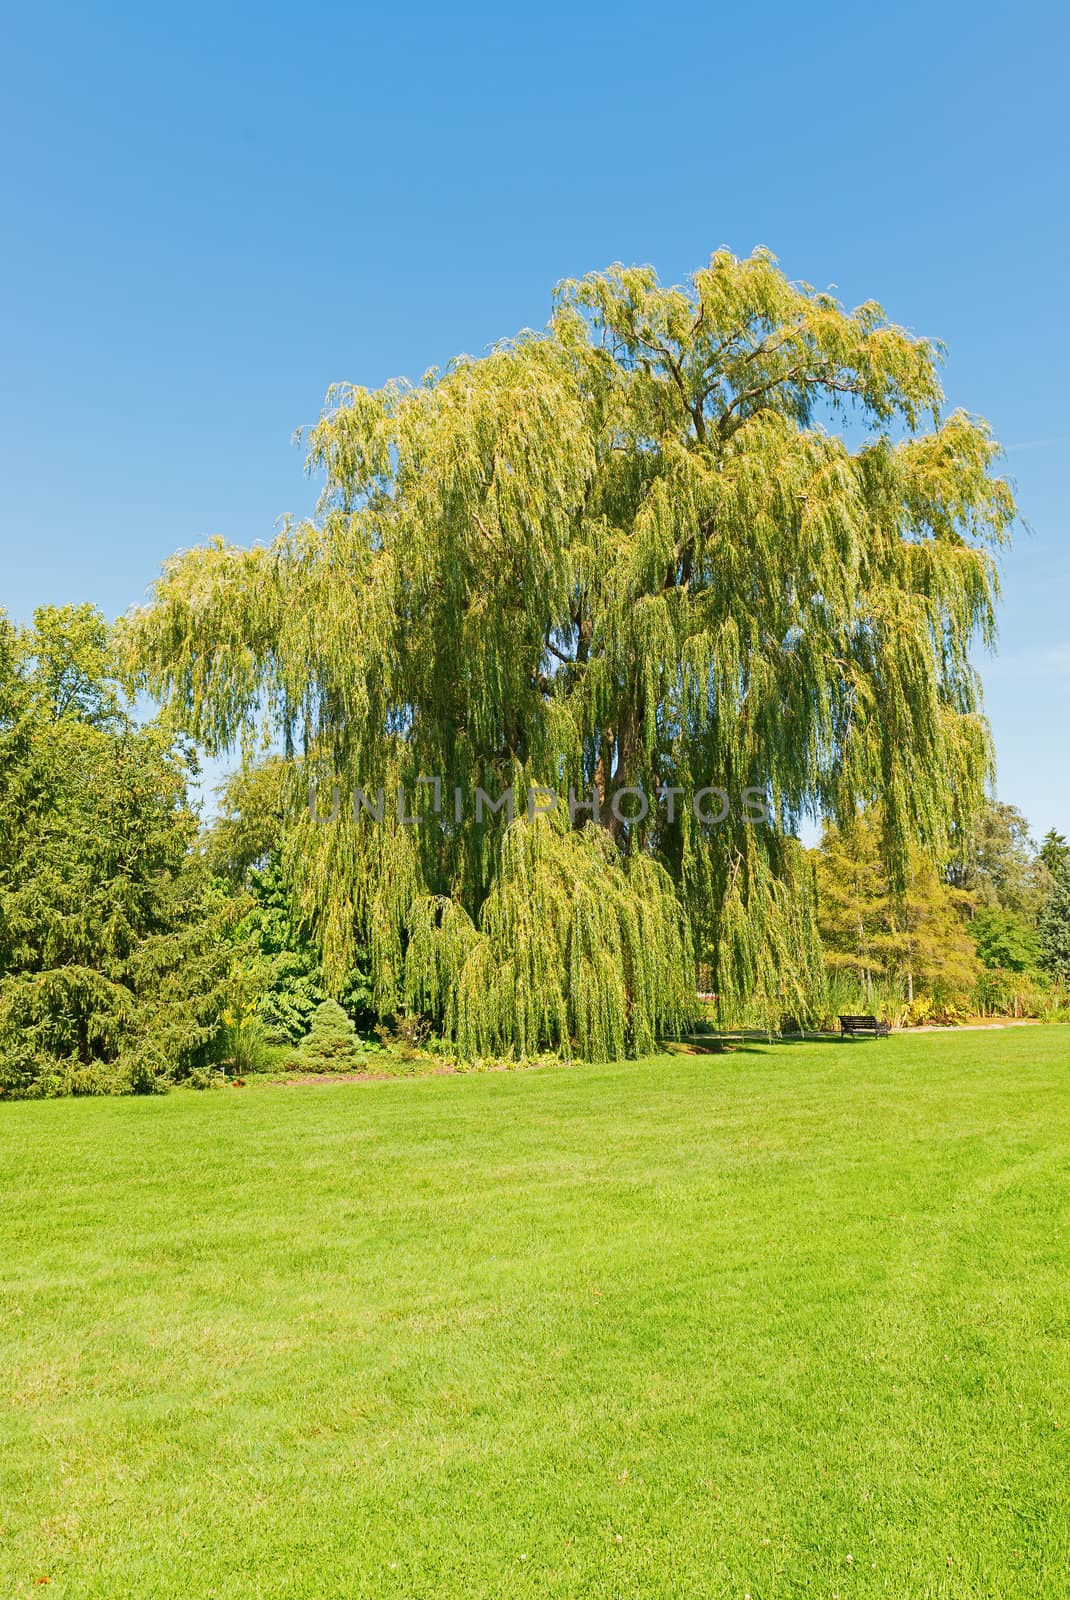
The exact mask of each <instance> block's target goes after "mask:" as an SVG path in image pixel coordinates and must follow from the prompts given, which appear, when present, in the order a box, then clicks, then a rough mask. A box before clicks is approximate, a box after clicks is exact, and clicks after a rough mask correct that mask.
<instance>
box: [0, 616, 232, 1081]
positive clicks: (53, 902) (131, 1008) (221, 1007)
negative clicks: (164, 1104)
mask: <svg viewBox="0 0 1070 1600" xmlns="http://www.w3.org/2000/svg"><path fill="white" fill-rule="evenodd" d="M0 639H2V648H0V674H2V679H3V681H2V683H0V980H2V984H0V1089H2V1090H3V1091H5V1092H7V1093H9V1094H19V1095H35V1094H48V1093H63V1092H74V1093H98V1092H103V1091H104V1090H133V1091H136V1092H152V1091H154V1090H156V1089H158V1088H161V1087H164V1086H166V1084H167V1082H169V1081H170V1080H172V1079H173V1078H175V1077H181V1076H182V1075H184V1074H185V1073H186V1072H188V1071H190V1070H191V1069H192V1068H193V1067H194V1066H195V1065H197V1064H199V1063H201V1062H203V1061H204V1060H205V1059H207V1058H208V1057H209V1056H210V1055H211V1052H212V1050H213V1047H214V1045H215V1043H216V1041H217V1039H218V1038H219V1035H220V1032H221V1028H222V1025H223V1014H224V1011H225V1009H226V1006H227V1004H228V1001H229V999H230V996H231V989H232V985H231V972H230V956H229V952H228V947H227V943H226V937H225V932H226V927H227V925H228V923H229V921H230V918H231V906H230V904H229V902H228V900H227V898H226V896H225V895H224V894H223V893H222V891H221V890H219V889H218V888H217V887H216V886H215V885H214V884H213V881H212V879H211V877H210V875H209V873H208V871H207V868H206V867H205V865H204V863H203V862H202V861H200V860H199V859H198V858H197V857H196V856H194V855H192V854H191V852H190V846H191V843H192V841H193V838H194V835H195V832H196V819H195V817H194V816H193V814H192V813H191V811H190V810H189V808H188V807H187V805H186V800H185V782H186V766H185V763H184V761H183V759H182V757H181V754H180V753H178V752H175V751H174V750H172V749H171V748H170V746H169V744H168V742H167V741H166V739H165V738H164V736H163V735H162V734H161V733H160V731H159V730H158V729H155V728H152V727H150V728H147V729H141V730H139V729H138V728H136V727H135V726H134V724H133V723H132V721H131V720H130V718H129V716H128V714H127V713H126V712H125V710H124V709H123V708H122V705H121V701H120V697H119V694H118V691H117V687H116V684H115V681H114V679H113V678H112V677H109V676H108V672H109V668H108V652H107V635H106V631H105V628H104V624H103V621H102V619H101V618H100V617H99V616H98V615H97V614H96V613H95V612H93V611H92V610H91V609H90V608H88V607H80V608H71V609H68V610H56V609H51V608H50V609H47V610H43V611H40V612H38V613H37V615H36V617H35V626H34V628H33V629H32V630H26V631H24V632H18V631H16V630H14V629H13V628H11V627H10V625H9V624H7V623H6V622H4V621H3V619H2V618H0Z"/></svg>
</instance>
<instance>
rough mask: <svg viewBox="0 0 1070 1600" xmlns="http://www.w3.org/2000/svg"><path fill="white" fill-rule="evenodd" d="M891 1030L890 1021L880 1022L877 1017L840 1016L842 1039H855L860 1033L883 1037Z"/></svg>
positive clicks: (875, 1037)
mask: <svg viewBox="0 0 1070 1600" xmlns="http://www.w3.org/2000/svg"><path fill="white" fill-rule="evenodd" d="M891 1031H892V1025H891V1023H890V1022H878V1021H877V1018H876V1017H841V1018H840V1038H841V1039H853V1038H855V1037H856V1036H857V1035H859V1034H862V1035H865V1034H869V1035H870V1036H871V1037H872V1038H874V1039H883V1038H884V1037H885V1036H886V1035H887V1034H889V1033H891Z"/></svg>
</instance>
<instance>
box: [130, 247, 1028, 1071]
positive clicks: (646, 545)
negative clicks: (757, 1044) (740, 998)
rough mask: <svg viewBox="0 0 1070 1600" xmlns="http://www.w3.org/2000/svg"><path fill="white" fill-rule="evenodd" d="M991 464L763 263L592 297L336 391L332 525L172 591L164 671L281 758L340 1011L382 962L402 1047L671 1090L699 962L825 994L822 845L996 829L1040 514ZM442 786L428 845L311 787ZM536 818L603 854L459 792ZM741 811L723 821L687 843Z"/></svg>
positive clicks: (627, 284) (136, 632) (320, 451)
mask: <svg viewBox="0 0 1070 1600" xmlns="http://www.w3.org/2000/svg"><path fill="white" fill-rule="evenodd" d="M845 413H846V414H847V420H848V421H849V424H850V426H849V429H848V430H847V434H845V433H843V432H840V431H838V430H837V419H838V418H839V417H840V416H841V415H843V414H845ZM847 435H849V436H847ZM995 453H996V447H995V446H994V444H993V442H992V440H991V438H990V437H989V434H988V431H987V429H986V427H985V426H984V424H983V423H981V422H978V421H976V420H974V419H971V418H970V417H968V416H966V415H965V414H963V413H961V412H955V413H952V414H951V415H949V416H946V417H942V416H941V391H940V385H939V381H938V377H937V351H936V350H935V348H934V346H933V345H932V344H931V343H929V342H928V341H927V340H925V339H920V338H916V337H913V336H911V335H910V334H908V333H907V332H905V331H904V330H903V329H901V328H898V327H895V326H894V325H892V324H890V323H889V322H888V321H887V320H886V319H885V317H884V314H883V313H882V311H881V309H880V307H879V306H877V305H875V304H872V303H867V304H865V305H862V306H859V307H858V308H857V309H855V310H853V311H847V310H845V309H844V308H843V307H842V306H840V305H839V304H838V303H837V302H836V301H835V300H833V299H832V298H831V297H830V296H828V295H826V294H820V293H815V292H814V291H813V290H811V289H810V288H808V287H807V286H805V285H799V284H794V283H790V282H789V281H788V280H787V279H786V278H785V277H784V275H783V274H782V273H781V272H780V270H779V269H778V267H777V266H776V264H775V261H774V260H773V258H772V257H771V256H770V255H769V254H768V253H766V252H764V251H758V252H756V253H755V254H754V255H753V256H751V257H750V258H748V259H745V260H737V259H735V258H734V257H733V256H731V255H730V254H728V253H727V252H719V253H718V254H716V255H715V256H714V257H713V258H712V260H711V262H710V264H709V266H708V267H706V268H703V269H702V270H701V271H699V272H697V273H695V275H694V276H693V278H692V279H691V280H690V281H689V283H688V284H687V285H686V286H684V287H665V286H663V285H661V284H659V282H658V280H657V278H656V276H655V274H654V273H653V271H652V270H650V269H649V268H624V267H615V268H612V269H611V270H609V271H608V272H604V273H599V274H595V275H593V276H591V277H588V278H585V279H583V280H581V281H574V282H567V283H564V284H562V285H561V286H560V287H559V289H558V291H557V294H556V297H555V301H554V307H553V314H552V317H551V320H550V323H549V325H548V327H547V328H546V329H545V330H543V331H542V332H533V333H525V334H522V335H521V336H519V337H518V338H516V339H513V340H511V341H509V342H508V343H505V344H502V345H500V346H497V347H495V348H494V349H493V350H492V351H491V352H490V353H489V354H487V355H485V356H483V357H481V358H478V359H470V358H462V359H459V360H457V361H455V362H453V363H452V364H451V365H450V366H449V368H448V369H446V370H445V371H444V372H431V373H429V374H428V375H427V376H426V377H425V379H424V380H423V381H422V382H421V383H420V384H418V385H415V386H413V385H409V384H407V383H401V382H394V383H390V384H388V385H386V387H385V388H383V389H380V390H376V391H371V390H368V389H364V388H359V387H354V386H344V387H341V388H338V389H336V390H334V391H332V393H331V395H330V396H329V400H328V408H327V410H326V411H325V413H324V415H323V417H322V419H321V421H320V422H319V424H318V425H317V426H316V427H315V428H314V429H313V430H312V431H311V434H310V436H309V465H310V467H311V468H312V469H314V470H316V471H319V472H322V474H323V476H324V480H325V482H324V489H323V494H322V499H321V502H320V508H319V514H318V515H317V517H316V518H315V519H314V520H312V521H309V522H302V523H301V524H299V525H293V526H290V527H288V528H287V529H286V530H285V531H284V532H283V534H282V535H281V536H280V537H279V538H277V539H276V540H275V542H274V543H272V544H270V545H268V546H266V547H258V548H255V549H239V548H234V547H231V546H227V545H225V544H222V543H216V544H213V545H211V546H209V547H208V548H204V549H197V550H194V551H190V552H187V553H185V554H183V555H181V556H179V557H176V558H175V559H174V560H173V561H171V562H169V563H168V565H167V567H166V569H165V572H164V574H163V577H162V579H161V581H160V583H159V584H158V586H157V590H156V594H155V599H154V601H153V603H152V604H151V605H150V606H149V607H148V608H146V609H145V610H143V611H142V612H140V613H139V614H138V615H136V616H134V617H133V618H132V619H131V622H130V626H129V633H128V647H129V651H130V659H131V661H132V663H133V664H134V666H135V668H136V670H137V671H138V672H139V673H140V675H141V682H143V683H144V684H145V685H147V686H148V687H149V688H150V689H151V690H152V691H154V692H155V693H157V694H159V695H161V696H163V697H164V698H165V700H166V701H167V704H168V707H169V710H170V714H171V715H172V716H173V717H174V718H175V719H177V721H178V722H179V724H180V725H181V726H182V727H184V728H185V729H187V730H188V731H189V732H190V733H191V734H193V735H194V736H195V737H197V738H198V739H200V740H202V741H203V742H204V743H205V744H206V745H207V746H209V747H210V748H212V749H214V750H217V751H218V750H223V749H225V748H226V747H227V746H229V745H230V744H231V743H232V741H234V740H236V739H239V738H240V739H243V740H245V742H246V745H247V747H248V748H251V747H252V745H253V743H254V742H255V737H256V733H257V730H258V728H264V729H266V731H267V733H268V735H269V737H272V738H274V739H276V740H277V742H278V747H279V748H280V749H281V750H282V751H283V752H284V754H285V757H286V759H287V761H288V763H289V765H290V768H291V772H292V775H293V779H294V782H293V788H292V791H291V806H292V817H293V820H292V822H291V824H290V826H289V828H288V830H287V845H286V851H287V853H288V859H289V862H290V865H291V868H292V873H293V878H294V881H295V882H296V884H297V892H298V895H299V898H300V900H301V907H302V913H303V914H306V915H307V916H308V917H309V918H310V919H312V920H313V921H314V923H315V925H316V927H317V930H318V936H319V939H320V942H321V945H322V950H323V959H324V965H325V971H326V972H327V974H328V977H329V978H331V977H332V975H333V979H334V981H341V978H342V975H343V974H344V973H345V972H346V971H347V970H348V968H349V967H350V966H351V964H352V954H353V950H354V949H355V948H357V947H359V946H362V945H367V947H368V949H369V951H370V953H371V957H372V962H373V970H374V975H375V980H376V983H377V987H378V1002H379V1005H380V1007H381V1008H383V1009H387V1010H389V1009H391V1008H397V1007H400V1006H403V1005H408V1006H410V1007H411V1008H416V1009H420V1010H422V1011H424V1012H425V1013H426V1014H428V1015H431V1016H432V1017H434V1018H435V1020H436V1021H437V1022H438V1023H439V1024H440V1025H441V1026H442V1027H443V1028H444V1029H445V1030H446V1031H447V1032H448V1033H450V1034H452V1035H453V1036H454V1037H455V1038H456V1040H457V1041H458V1043H459V1044H460V1047H461V1048H462V1049H464V1050H466V1051H469V1052H482V1051H492V1050H493V1051H500V1050H510V1049H511V1050H515V1051H518V1052H523V1053H528V1052H530V1051H533V1050H540V1049H544V1048H556V1049H563V1050H568V1049H576V1050H579V1051H581V1052H583V1053H585V1054H611V1055H616V1054H620V1053H623V1052H627V1051H634V1050H640V1049H643V1048H646V1047H648V1045H649V1043H650V1041H651V1039H652V1037H653V1036H654V1034H655V1033H656V1032H657V1030H658V1029H659V1028H662V1027H664V1026H668V1025H671V1024H672V1022H673V1021H674V1020H675V1019H677V1018H678V1017H679V1016H680V1014H681V1013H682V1012H683V1011H684V1010H686V1008H687V1006H688V1003H689V998H690V995H691V993H692V991H693V976H692V965H691V964H692V960H693V957H694V955H695V954H696V953H697V954H698V955H699V956H700V957H701V958H702V959H703V960H708V961H709V962H710V963H711V965H712V969H713V974H714V978H713V981H714V984H715V987H716V988H717V990H718V992H719V993H720V994H721V995H722V996H723V997H725V998H726V999H730V998H731V997H732V996H735V995H741V994H747V995H751V994H753V993H754V992H755V991H757V992H759V993H766V994H768V996H769V998H770V1004H775V1003H779V999H780V998H781V997H782V998H783V999H784V1000H794V999H796V998H797V996H798V995H799V993H800V990H802V989H803V988H805V986H806V984H807V983H808V982H809V981H810V979H811V977H812V975H813V973H814V971H815V968H816V946H815V943H814V938H813V925H812V917H811V914H810V886H809V876H808V873H807V871H806V869H805V864H804V862H803V858H802V852H801V851H800V849H799V847H798V845H797V844H796V843H795V840H794V838H793V834H794V832H795V830H796V827H797V824H798V822H799V820H800V819H801V818H802V817H803V816H804V815H805V814H807V813H816V814H819V815H822V816H828V817H832V818H836V819H839V820H841V821H846V820H847V819H849V818H850V817H851V816H852V815H853V814H854V812H855V810H856V809H857V808H858V807H860V806H864V805H868V804H870V803H872V802H873V801H875V800H877V799H879V800H880V802H881V808H882V815H883V817H884V840H883V844H884V850H885V854H886V856H887V859H888V860H889V862H891V863H892V865H893V868H894V869H895V870H896V871H897V872H899V873H900V875H901V874H902V872H903V871H904V870H905V866H906V863H907V861H908V858H909V851H910V847H911V845H912V844H922V845H924V846H926V847H928V848H929V849H931V850H932V851H934V852H935V853H936V854H937V855H945V854H946V847H947V842H948V833H949V829H950V828H951V826H952V825H953V823H954V821H955V820H956V819H958V821H959V823H960V824H962V825H965V824H966V823H967V822H968V819H969V818H970V817H972V816H973V815H975V814H976V812H977V811H978V809H979V807H980V804H981V799H982V793H983V783H984V780H985V777H986V774H987V772H988V767H989V747H988V734H987V730H986V726H985V723H984V721H983V719H982V717H981V715H980V709H979V695H978V686H977V680H976V676H975V673H974V670H973V667H972V666H971V663H970V649H971V646H972V644H973V643H974V642H975V640H976V638H977V637H978V636H980V637H981V638H982V639H989V638H990V637H991V635H992V630H993V603H994V596H995V589H996V578H995V573H994V566H993V558H992V551H991V548H990V547H991V545H992V543H993V542H994V541H998V540H1000V539H1001V538H1002V537H1003V536H1004V534H1005V533H1006V531H1007V528H1008V526H1009V523H1010V521H1011V518H1012V514H1013V505H1012V499H1011V494H1010V491H1009V489H1008V487H1007V484H1006V483H1005V482H1004V481H1003V480H1002V479H1000V478H998V477H996V476H994V475H993V473H992V463H993V457H994V455H995ZM433 775H439V776H441V778H442V779H443V780H444V789H445V799H444V801H443V804H442V808H441V810H440V812H439V814H438V815H437V817H436V818H435V820H434V821H433V822H432V823H426V824H424V825H421V826H418V827H414V826H407V825H404V824H400V823H398V822H397V821H396V819H395V820H394V821H393V822H390V821H389V820H387V821H384V823H383V825H381V826H380V825H377V824H375V823H374V822H373V821H372V820H371V819H370V818H369V816H368V815H367V813H366V812H365V811H361V812H360V814H359V816H357V817H354V815H353V814H352V812H351V809H350V808H349V806H348V804H345V803H343V804H342V805H341V807H340V814H339V816H338V819H337V821H336V822H335V823H334V824H332V825H329V826H320V825H317V823H316V822H315V821H314V820H313V819H312V817H310V816H309V815H308V814H307V813H306V814H304V815H302V813H301V811H300V807H299V805H298V804H297V798H296V797H297V796H298V795H299V794H300V793H301V792H302V791H304V790H305V789H306V787H307V783H308V779H309V778H310V777H312V776H318V777H320V778H324V779H330V778H331V777H333V776H338V777H339V778H340V779H341V780H342V782H343V784H344V785H346V786H348V785H350V784H359V785H360V786H361V788H362V789H364V790H366V791H368V792H369V794H371V795H373V796H374V795H375V793H376V792H377V789H378V787H379V786H380V785H384V786H385V788H386V792H387V794H388V795H390V793H391V788H392V785H393V783H394V782H396V781H401V782H403V783H405V784H406V785H408V786H409V787H410V788H411V789H412V790H413V792H416V784H417V780H418V779H419V778H420V777H428V776H433ZM509 783H513V784H515V785H517V786H518V788H519V789H521V790H522V789H524V788H526V787H527V786H528V785H544V786H547V787H548V788H550V789H552V790H554V791H555V792H556V793H557V794H558V795H559V796H563V795H564V794H565V793H566V791H567V789H568V788H569V786H573V787H574V788H575V790H576V791H577V794H578V795H581V796H582V795H583V794H586V793H590V794H593V795H595V796H597V799H598V812H599V815H598V818H597V820H592V818H591V816H590V813H589V812H587V813H584V812H577V813H576V814H575V815H573V816H572V817H570V816H569V815H568V813H567V812H566V811H565V809H564V807H563V806H562V805H560V804H559V805H558V807H557V808H556V811H555V813H554V815H553V816H551V817H548V818H547V817H542V818H538V819H537V820H536V821H534V822H533V823H531V824H528V823H527V822H525V821H523V820H518V821H517V822H516V823H515V824H514V825H513V826H512V827H510V828H505V827H503V826H502V825H501V821H500V819H499V820H494V821H490V822H488V821H487V819H486V818H484V822H483V825H482V826H480V825H479V823H478V822H477V821H476V819H475V818H474V817H473V816H472V814H471V808H470V805H468V804H466V809H465V810H464V812H463V814H462V816H461V819H460V820H459V821H458V820H455V817H454V812H453V810H452V805H451V799H450V797H451V796H452V792H453V790H454V788H455V787H457V788H460V789H461V791H462V795H463V796H464V797H466V802H467V800H468V797H470V796H471V793H472V791H473V789H474V787H475V786H476V785H480V786H482V787H483V788H484V789H485V790H487V791H488V792H489V793H491V794H492V795H494V796H497V795H498V794H499V793H500V792H501V791H502V789H503V787H504V786H505V785H506V784H509ZM711 784H712V785H718V786H721V787H723V788H724V789H725V790H726V791H727V793H728V796H729V797H730V805H729V814H728V816H727V817H725V818H724V820H717V821H715V820H713V819H714V818H715V817H716V818H719V817H720V813H721V804H720V801H719V800H718V799H715V800H713V801H710V800H707V801H706V802H705V805H704V808H702V817H701V818H700V817H699V816H698V815H696V812H695V810H694V808H693V806H692V804H691V803H690V801H691V796H692V795H694V794H695V793H696V791H701V790H702V789H703V788H704V787H705V786H708V785H711ZM748 789H749V790H752V791H757V792H758V793H759V794H760V795H761V796H763V797H765V800H766V802H767V804H768V808H769V820H768V822H755V821H754V820H753V818H754V816H755V814H756V809H757V808H755V810H750V811H748V810H747V807H746V805H745V803H743V802H742V800H741V797H742V796H743V795H744V792H745V791H746V790H748ZM622 790H630V791H632V793H631V794H630V795H629V796H628V798H627V800H626V801H625V800H623V799H619V800H618V804H617V806H616V807H615V808H614V806H613V804H612V802H613V799H614V797H615V796H619V794H620V791H622ZM669 791H679V793H678V794H673V793H671V792H669ZM422 792H424V793H425V795H426V796H427V798H428V800H429V799H430V794H431V790H430V788H429V787H428V788H425V789H424V790H423V791H422ZM659 796H660V797H661V798H659ZM522 804H523V802H522V801H521V805H522ZM644 811H645V815H642V814H641V813H643V812H644ZM392 815H393V813H392V810H391V809H390V808H389V807H388V812H387V816H388V819H389V817H391V816H392Z"/></svg>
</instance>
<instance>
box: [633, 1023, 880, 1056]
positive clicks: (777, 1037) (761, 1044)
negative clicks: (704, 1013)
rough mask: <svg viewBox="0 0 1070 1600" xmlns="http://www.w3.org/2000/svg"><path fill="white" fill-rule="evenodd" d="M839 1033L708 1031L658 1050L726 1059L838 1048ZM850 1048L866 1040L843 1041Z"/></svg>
mask: <svg viewBox="0 0 1070 1600" xmlns="http://www.w3.org/2000/svg"><path fill="white" fill-rule="evenodd" d="M841 1042H844V1035H843V1034H842V1033H831V1032H830V1033H818V1032H806V1033H776V1032H767V1031H766V1030H765V1029H764V1028H716V1029H714V1028H710V1029H707V1030H703V1031H702V1032H701V1033H684V1034H681V1035H680V1036H679V1037H678V1038H676V1039H663V1040H662V1041H661V1048H662V1049H663V1050H664V1051H665V1052H666V1054H667V1055H682V1056H709V1055H727V1054H729V1053H730V1052H732V1051H737V1050H754V1049H762V1050H765V1049H768V1048H769V1047H770V1046H774V1047H775V1046H777V1045H782V1044H788V1045H799V1044H840V1043H841ZM846 1042H847V1043H849V1044H865V1043H871V1042H873V1041H870V1040H866V1039H851V1038H848V1039H847V1040H846Z"/></svg>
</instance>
